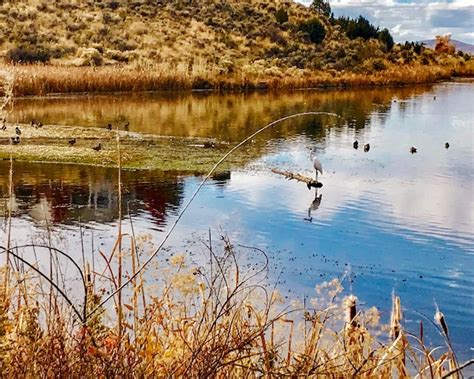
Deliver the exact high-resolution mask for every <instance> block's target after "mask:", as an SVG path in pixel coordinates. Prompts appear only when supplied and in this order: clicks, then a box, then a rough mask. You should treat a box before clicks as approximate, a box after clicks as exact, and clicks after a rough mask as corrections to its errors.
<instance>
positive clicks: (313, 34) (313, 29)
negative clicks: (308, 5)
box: [299, 18, 326, 43]
mask: <svg viewBox="0 0 474 379" xmlns="http://www.w3.org/2000/svg"><path fill="white" fill-rule="evenodd" d="M299 30H300V32H303V33H305V34H306V35H307V36H308V38H309V40H310V41H311V42H313V43H321V42H322V41H323V40H324V37H326V29H325V28H324V25H323V24H322V23H321V21H319V20H318V19H317V18H312V19H309V20H307V21H303V22H302V23H301V24H300V25H299Z"/></svg>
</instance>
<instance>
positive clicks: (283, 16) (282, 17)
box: [275, 8, 288, 24]
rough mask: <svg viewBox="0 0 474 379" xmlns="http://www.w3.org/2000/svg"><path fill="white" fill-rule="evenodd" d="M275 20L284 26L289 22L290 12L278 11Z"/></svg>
mask: <svg viewBox="0 0 474 379" xmlns="http://www.w3.org/2000/svg"><path fill="white" fill-rule="evenodd" d="M275 18H276V21H277V22H278V23H279V24H284V23H285V22H288V12H287V11H286V9H284V8H280V9H278V10H277V11H276V13H275Z"/></svg>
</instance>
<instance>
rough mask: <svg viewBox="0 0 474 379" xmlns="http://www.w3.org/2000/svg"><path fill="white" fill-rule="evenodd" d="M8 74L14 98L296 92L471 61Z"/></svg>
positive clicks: (456, 70)
mask: <svg viewBox="0 0 474 379" xmlns="http://www.w3.org/2000/svg"><path fill="white" fill-rule="evenodd" d="M3 70H8V71H10V72H12V73H13V74H14V77H15V82H14V86H13V93H14V95H15V96H16V97H18V96H31V95H46V94H51V93H73V92H76V93H81V92H143V91H160V90H189V89H219V90H251V89H270V90H277V89H296V88H317V87H362V86H387V85H404V84H420V83H433V82H436V81H438V80H442V79H449V78H451V77H453V76H472V75H474V61H472V60H471V61H468V62H465V63H462V64H461V63H459V62H457V61H453V62H451V63H450V64H447V65H431V66H424V65H418V64H416V65H402V66H398V65H389V66H388V67H387V69H386V70H383V71H377V72H372V73H370V72H364V73H354V72H349V71H347V72H346V71H330V72H326V71H312V70H307V69H287V70H283V71H282V73H281V74H279V75H274V74H272V72H268V71H267V70H264V69H261V70H260V68H258V67H257V70H250V71H248V72H246V71H242V72H237V73H233V74H226V75H219V74H218V73H217V71H216V70H215V69H214V68H213V67H209V68H208V69H207V70H200V71H199V72H195V71H193V70H191V71H187V70H180V69H178V68H170V67H169V66H167V65H152V66H150V67H147V68H131V67H117V66H110V67H63V66H48V65H30V66H6V67H3Z"/></svg>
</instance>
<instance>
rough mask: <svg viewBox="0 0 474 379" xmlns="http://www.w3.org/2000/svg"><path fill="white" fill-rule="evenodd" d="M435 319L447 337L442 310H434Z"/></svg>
mask: <svg viewBox="0 0 474 379" xmlns="http://www.w3.org/2000/svg"><path fill="white" fill-rule="evenodd" d="M434 319H435V321H436V322H437V323H438V324H439V326H441V329H443V332H444V334H445V335H446V337H449V331H448V324H446V319H445V318H444V314H443V312H441V311H440V310H439V309H438V310H437V311H436V313H435V316H434Z"/></svg>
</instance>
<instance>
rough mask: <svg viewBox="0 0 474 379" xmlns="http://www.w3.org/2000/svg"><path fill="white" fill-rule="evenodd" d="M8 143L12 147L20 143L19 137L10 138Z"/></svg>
mask: <svg viewBox="0 0 474 379" xmlns="http://www.w3.org/2000/svg"><path fill="white" fill-rule="evenodd" d="M10 141H11V143H12V144H13V145H18V144H19V143H20V137H18V136H15V137H11V138H10Z"/></svg>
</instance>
